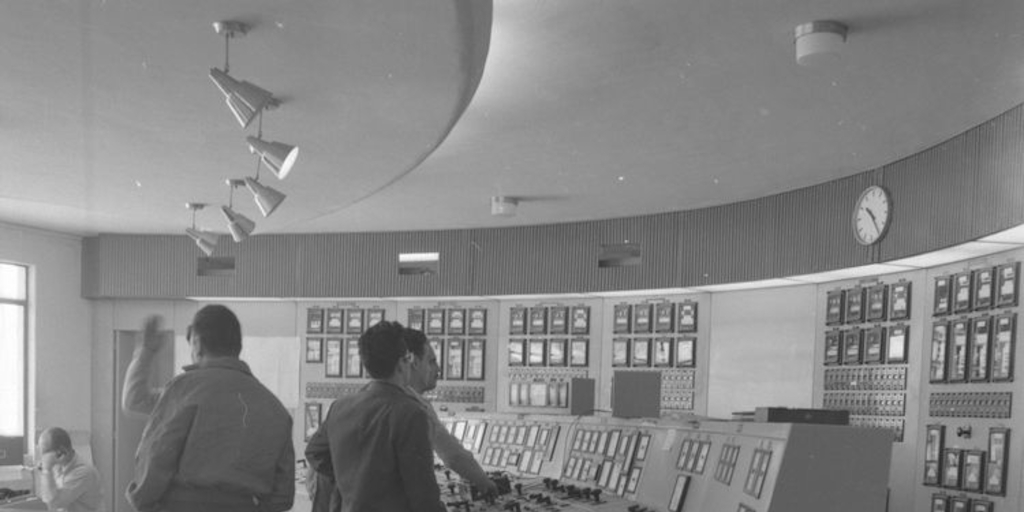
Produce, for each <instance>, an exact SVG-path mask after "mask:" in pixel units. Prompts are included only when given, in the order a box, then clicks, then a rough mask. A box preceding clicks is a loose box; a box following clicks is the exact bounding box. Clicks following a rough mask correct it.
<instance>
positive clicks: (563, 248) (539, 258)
mask: <svg viewBox="0 0 1024 512" xmlns="http://www.w3.org/2000/svg"><path fill="white" fill-rule="evenodd" d="M472 236H473V238H472V239H473V243H474V244H476V246H477V247H479V249H478V250H477V254H476V255H475V258H476V261H477V266H476V268H478V269H480V270H478V271H477V273H476V279H475V284H474V286H473V294H474V295H506V294H523V293H558V292H569V293H573V292H582V291H584V288H583V287H582V274H584V273H586V270H585V269H584V267H583V266H582V265H580V262H587V261H592V262H595V266H596V261H597V255H598V248H597V243H596V240H597V234H596V232H595V230H594V228H593V227H592V225H591V223H578V224H557V225H547V226H529V227H521V228H504V229H479V230H473V235H472ZM485 269H486V270H485Z"/></svg>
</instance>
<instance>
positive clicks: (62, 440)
mask: <svg viewBox="0 0 1024 512" xmlns="http://www.w3.org/2000/svg"><path fill="white" fill-rule="evenodd" d="M46 431H47V432H49V434H50V449H51V450H54V451H63V452H68V451H71V450H72V448H71V436H70V435H68V431H67V430H64V429H62V428H60V427H50V428H48V429H47V430H46Z"/></svg>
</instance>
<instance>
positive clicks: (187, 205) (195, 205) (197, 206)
mask: <svg viewBox="0 0 1024 512" xmlns="http://www.w3.org/2000/svg"><path fill="white" fill-rule="evenodd" d="M185 208H188V209H189V210H192V229H195V228H196V212H197V211H199V210H202V209H203V208H206V203H185Z"/></svg>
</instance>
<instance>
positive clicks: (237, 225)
mask: <svg viewBox="0 0 1024 512" xmlns="http://www.w3.org/2000/svg"><path fill="white" fill-rule="evenodd" d="M227 184H228V187H230V189H231V192H230V193H229V195H228V205H227V206H221V207H220V211H221V212H222V213H224V218H225V219H227V221H228V231H230V232H231V238H232V239H233V240H234V241H235V242H241V241H243V240H245V239H246V238H249V235H250V234H251V233H252V231H253V230H254V229H256V223H255V222H253V221H252V220H251V219H249V218H248V217H246V216H245V215H242V214H241V213H238V212H236V211H235V210H234V199H235V189H236V188H238V187H241V186H243V185H245V181H244V180H227Z"/></svg>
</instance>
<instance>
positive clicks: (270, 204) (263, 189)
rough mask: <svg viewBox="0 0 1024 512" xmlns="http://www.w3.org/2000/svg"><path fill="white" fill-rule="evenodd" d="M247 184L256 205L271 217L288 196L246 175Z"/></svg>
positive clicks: (261, 211)
mask: <svg viewBox="0 0 1024 512" xmlns="http://www.w3.org/2000/svg"><path fill="white" fill-rule="evenodd" d="M245 186H246V187H248V188H249V192H252V196H253V199H254V200H255V201H256V206H257V207H258V208H259V209H260V213H262V214H263V216H264V217H269V216H270V214H271V213H274V210H276V209H277V207H278V205H280V204H281V202H282V201H284V198H285V197H288V196H286V195H284V194H282V193H281V192H280V191H278V190H276V189H274V188H271V187H268V186H266V185H264V184H262V183H260V182H259V181H257V180H256V179H255V178H249V177H246V178H245Z"/></svg>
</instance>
